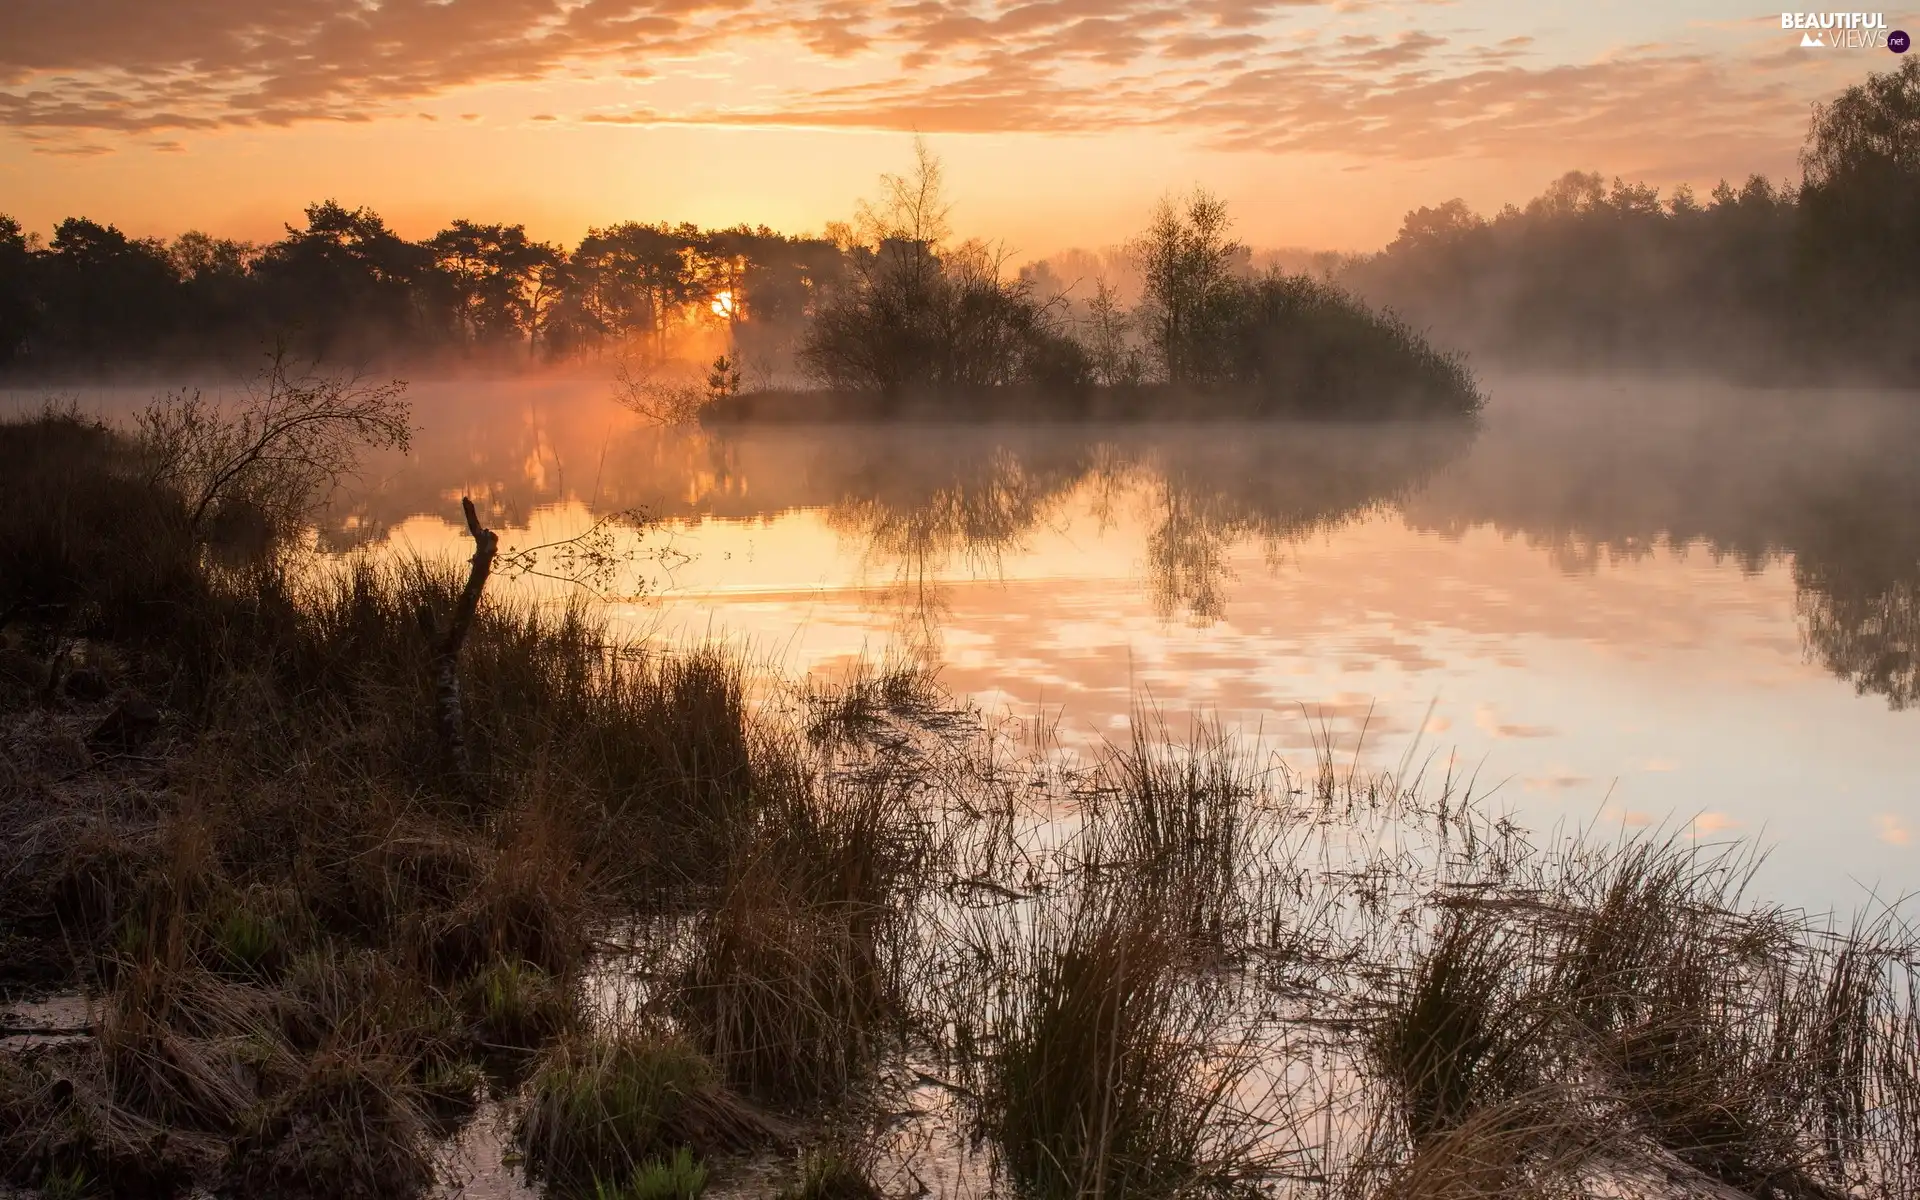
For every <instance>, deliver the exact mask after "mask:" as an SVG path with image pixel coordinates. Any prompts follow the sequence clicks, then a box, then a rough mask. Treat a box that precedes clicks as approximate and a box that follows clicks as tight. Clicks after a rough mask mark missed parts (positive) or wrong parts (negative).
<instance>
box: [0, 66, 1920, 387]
mask: <svg viewBox="0 0 1920 1200" xmlns="http://www.w3.org/2000/svg"><path fill="white" fill-rule="evenodd" d="M1801 165H1802V178H1801V179H1800V181H1799V182H1798V183H1791V184H1789V183H1778V184H1776V183H1774V182H1772V181H1769V180H1767V179H1765V178H1763V177H1761V176H1757V175H1756V176H1754V177H1752V178H1750V179H1749V180H1748V181H1747V182H1746V183H1745V184H1744V185H1743V186H1739V187H1735V186H1732V185H1730V184H1726V183H1722V184H1721V185H1720V186H1719V187H1718V188H1716V189H1715V190H1714V191H1713V193H1712V194H1711V195H1710V196H1708V197H1706V198H1704V199H1702V198H1700V197H1697V196H1695V195H1694V193H1693V192H1692V191H1691V190H1690V189H1688V188H1686V187H1684V186H1683V187H1680V188H1677V189H1675V190H1674V191H1673V192H1672V193H1671V194H1670V195H1669V196H1667V197H1665V198H1662V196H1661V195H1660V193H1659V192H1658V191H1657V190H1656V189H1655V188H1653V187H1650V186H1647V185H1645V184H1636V183H1628V182H1625V181H1623V180H1621V179H1617V178H1616V179H1614V180H1613V181H1612V183H1611V184H1610V185H1609V183H1608V182H1607V180H1605V179H1604V178H1603V177H1602V176H1600V175H1598V174H1597V173H1586V172H1578V171H1576V172H1570V173H1569V174H1567V175H1566V176H1564V177H1563V178H1561V179H1560V180H1558V181H1556V182H1555V183H1554V184H1553V185H1552V186H1551V187H1549V188H1548V189H1547V191H1546V192H1545V193H1544V194H1543V195H1541V196H1539V197H1537V198H1536V199H1534V200H1533V201H1531V202H1530V203H1528V204H1527V205H1525V206H1524V207H1521V206H1514V205H1509V206H1507V207H1506V208H1505V209H1503V210H1502V211H1501V212H1499V213H1497V214H1495V215H1493V216H1491V217H1487V216H1482V215H1481V214H1479V213H1476V212H1474V211H1473V210H1472V209H1471V208H1470V207H1469V206H1468V205H1467V204H1465V203H1464V202H1463V201H1460V200H1451V201H1448V202H1446V203H1444V204H1441V205H1438V206H1436V207H1422V208H1418V209H1416V210H1414V211H1413V212H1411V213H1409V214H1408V216H1407V218H1406V220H1405V222H1404V224H1403V225H1402V227H1401V230H1400V232H1399V235H1398V237H1397V238H1396V239H1395V240H1394V241H1393V242H1392V244H1390V245H1389V246H1388V247H1386V248H1385V249H1384V250H1383V251H1381V252H1380V253H1378V254H1374V255H1368V256H1361V257H1358V258H1353V259H1348V260H1345V261H1343V262H1340V263H1338V264H1337V265H1334V266H1331V267H1330V268H1327V269H1323V270H1322V271H1320V272H1319V273H1318V274H1316V275H1307V274H1289V273H1286V272H1284V271H1282V270H1280V269H1279V267H1278V266H1277V265H1276V266H1270V267H1269V268H1268V269H1267V270H1265V271H1261V270H1258V269H1256V267H1255V263H1256V262H1258V261H1259V260H1258V258H1257V257H1256V256H1254V255H1253V254H1252V253H1251V252H1250V251H1249V249H1248V247H1246V246H1245V245H1244V244H1242V243H1240V242H1239V241H1237V240H1235V239H1234V238H1233V237H1232V236H1231V226H1232V222H1231V219H1230V217H1229V215H1228V213H1227V211H1226V208H1225V206H1224V205H1223V204H1221V203H1220V202H1219V201H1218V200H1217V199H1216V198H1214V197H1212V196H1210V195H1208V194H1207V193H1205V192H1204V191H1195V192H1194V193H1192V194H1191V195H1189V196H1187V197H1183V198H1174V197H1169V198H1168V199H1167V200H1166V201H1164V202H1163V203H1162V204H1161V205H1160V206H1159V208H1158V209H1157V210H1156V211H1155V212H1154V213H1153V215H1152V218H1151V220H1150V222H1149V224H1148V226H1147V228H1146V229H1145V230H1144V231H1143V232H1142V234H1141V235H1140V236H1139V237H1137V238H1136V239H1134V240H1133V241H1132V242H1130V243H1129V244H1128V246H1127V247H1126V248H1125V249H1124V251H1123V252H1121V253H1120V254H1119V255H1117V256H1116V257H1117V259H1118V260H1121V261H1123V263H1124V266H1125V271H1126V274H1127V276H1128V279H1129V280H1130V281H1131V285H1130V286H1129V287H1128V289H1127V291H1128V294H1127V295H1126V297H1125V298H1124V300H1123V297H1122V293H1121V290H1120V288H1119V287H1117V286H1115V284H1114V282H1113V280H1112V279H1110V278H1108V277H1105V276H1104V275H1102V274H1100V273H1096V274H1095V276H1094V277H1093V278H1091V279H1087V278H1076V279H1072V280H1062V279H1055V278H1052V277H1051V276H1050V275H1049V274H1048V273H1047V271H1046V270H1045V268H1046V267H1047V266H1048V264H1044V263H1043V264H1036V265H1035V267H1036V268H1039V269H1032V268H1030V269H1023V270H1021V271H1020V272H1017V273H1013V272H1009V271H1008V269H1007V267H1008V256H1007V253H1006V251H1005V250H1004V249H1003V248H1000V247H996V246H993V245H991V244H989V243H986V242H983V241H981V240H979V239H965V240H960V239H956V238H955V237H954V236H953V233H952V230H951V227H950V225H949V221H948V216H949V209H948V205H947V203H946V201H945V199H944V193H943V190H942V180H941V177H940V168H939V163H938V161H937V159H935V158H934V157H933V156H932V155H931V154H930V153H928V152H927V150H926V148H925V147H924V146H921V147H919V149H918V152H917V156H916V159H915V162H914V164H913V167H912V169H911V170H910V171H909V172H907V173H906V174H904V175H899V176H892V175H889V176H885V177H883V179H882V187H881V190H880V194H879V196H878V197H877V198H876V199H875V200H874V201H871V202H869V203H866V204H863V205H861V206H860V208H859V210H858V211H857V213H856V214H855V216H854V219H853V220H852V221H850V222H846V223H834V224H831V225H829V226H828V228H827V230H826V232H825V234H824V235H822V236H787V235H782V234H779V233H776V232H774V231H772V230H770V229H767V228H765V227H760V228H748V227H745V226H740V227H736V228H732V229H720V230H711V229H702V228H699V227H697V226H694V225H688V224H681V225H677V226H670V225H667V224H664V223H661V224H651V225H649V224H642V223H638V222H627V223H624V224H619V225H615V226H610V227H607V228H603V229H593V230H590V231H589V232H588V233H587V235H586V236H585V237H584V238H583V239H581V241H580V242H579V244H578V245H576V246H574V247H573V248H572V249H570V250H569V249H567V248H564V247H561V246H557V245H554V244H551V243H546V242H540V241H537V240H535V239H533V238H531V237H530V236H529V235H528V234H527V232H526V229H525V227H524V226H520V225H504V224H485V223H481V222H476V221H470V220H458V221H454V222H453V223H452V224H450V225H449V226H448V227H447V228H445V229H442V230H440V231H439V232H438V233H435V234H434V235H433V236H431V237H429V238H426V239H423V240H420V241H409V240H407V239H405V238H403V237H400V236H399V235H398V234H396V233H394V232H393V231H392V230H391V229H389V228H388V227H387V225H386V223H385V222H384V221H383V220H382V219H381V218H380V216H379V215H378V214H377V213H375V212H373V211H371V210H369V209H366V208H354V209H349V208H346V207H345V206H343V205H341V204H339V203H336V202H334V201H331V200H329V201H325V202H323V203H319V204H315V205H312V206H310V207H309V208H308V209H307V210H306V213H305V223H304V224H303V225H301V226H298V227H296V226H288V227H287V230H286V235H285V236H284V237H283V238H281V239H279V240H277V241H274V242H272V243H270V244H266V245H254V244H250V243H245V242H238V241H232V240H228V239H222V238H215V237H211V236H209V235H207V234H204V233H197V232H193V233H186V234H183V235H181V236H180V237H178V238H175V239H174V240H173V241H171V242H164V241H161V240H159V239H141V238H132V237H128V236H127V235H125V234H124V233H122V232H121V231H120V230H118V229H116V228H115V227H113V226H112V225H102V224H100V223H98V222H96V221H92V220H89V219H86V218H81V217H75V218H70V219H67V220H65V221H62V222H60V224H59V225H58V226H56V227H55V229H54V230H53V233H52V237H51V238H50V239H49V240H47V241H46V242H44V244H43V243H42V242H41V241H40V240H39V239H38V238H37V237H34V236H29V235H28V234H26V233H25V232H24V231H23V230H22V229H21V227H20V225H19V223H18V222H16V221H14V220H12V219H10V218H6V217H4V216H0V365H4V364H11V365H13V366H15V367H19V368H27V369H36V368H41V369H56V370H57V369H73V368H78V369H88V368H99V367H114V366H121V365H125V364H129V363H139V362H144V361H154V360H161V361H165V360H168V359H207V358H213V359H218V358H222V357H226V358H229V359H238V358H240V357H241V356H242V355H246V356H249V357H250V356H251V355H252V354H253V353H254V352H255V351H257V349H258V348H259V347H260V346H262V345H263V344H269V343H276V344H282V345H286V344H289V343H290V348H291V349H292V350H294V351H295V352H297V353H302V354H306V355H310V356H313V357H317V358H322V359H336V360H337V359H348V360H359V361H365V360H369V359H373V358H379V357H392V356H399V355H417V354H420V353H422V352H428V353H433V352H451V353H458V354H462V355H479V356H487V355H491V356H494V357H497V358H517V359H520V360H523V361H524V360H536V361H537V360H553V359H563V358H569V357H576V356H581V355H594V354H600V353H604V352H606V351H608V350H609V349H611V348H618V349H620V350H621V351H622V352H627V351H632V350H635V349H638V350H641V351H643V352H651V354H652V355H653V356H656V357H664V356H665V355H666V354H667V352H668V351H669V349H670V348H671V346H672V344H673V343H675V342H676V340H677V339H678V337H679V335H681V334H684V333H686V332H688V331H695V332H702V333H705V334H712V333H715V332H718V333H720V334H721V335H722V337H720V338H719V339H713V338H709V340H708V341H706V342H703V343H700V345H703V346H705V347H707V349H706V351H705V352H706V353H709V354H710V353H712V347H713V346H714V345H715V344H716V341H717V344H718V345H719V346H720V347H721V348H723V349H724V351H725V353H726V354H727V355H728V356H729V357H728V360H727V361H726V362H724V363H718V364H716V367H715V370H714V372H713V373H712V374H711V375H710V379H711V380H717V381H718V383H716V384H715V385H714V386H715V387H716V388H718V390H720V391H723V392H725V391H732V390H735V389H737V388H738V387H740V386H742V385H743V383H744V386H746V387H747V388H748V389H749V390H753V389H756V388H757V389H760V390H764V389H766V388H767V387H768V386H770V385H771V384H773V383H774V381H775V379H776V377H778V378H781V379H790V378H795V377H797V378H799V379H802V380H804V381H805V382H807V383H809V384H811V385H813V386H815V387H817V388H824V389H827V390H836V391H844V392H859V393H867V394H877V395H886V396H896V395H905V394H914V395H928V394H935V395H940V394H944V395H954V394H958V393H963V392H965V393H979V392H981V391H983V390H999V391H1003V392H1004V391H1007V390H1008V389H1021V388H1025V389H1029V390H1034V391H1036V392H1039V393H1047V394H1051V393H1056V392H1064V393H1075V392H1085V391H1087V390H1089V389H1096V390H1102V391H1105V392H1115V391H1120V392H1129V391H1131V392H1139V391H1141V390H1142V389H1159V390H1161V391H1169V390H1170V391H1172V392H1178V393H1180V394H1181V395H1184V396H1192V395H1199V394H1215V395H1219V394H1226V393H1235V394H1239V395H1243V396H1253V397H1256V398H1257V399H1258V401H1259V407H1261V408H1264V409H1277V408H1289V409H1293V410H1296V411H1298V410H1319V411H1343V412H1344V411H1349V410H1351V409H1353V408H1354V407H1355V406H1359V407H1362V408H1364V407H1368V406H1371V407H1374V408H1377V409H1394V408H1401V407H1405V404H1404V403H1403V402H1404V401H1406V400H1407V398H1408V397H1409V396H1412V397H1414V399H1415V402H1416V403H1417V404H1418V405H1426V404H1428V403H1429V402H1432V403H1437V404H1438V405H1439V406H1440V407H1442V408H1448V409H1456V410H1459V409H1471V408H1472V407H1474V406H1475V405H1477V403H1478V393H1477V389H1476V387H1475V385H1474V383H1473V380H1472V377H1471V376H1470V375H1469V374H1467V372H1466V369H1465V366H1464V365H1463V363H1462V361H1461V359H1460V358H1459V357H1458V356H1456V355H1455V354H1453V353H1452V352H1451V351H1452V349H1455V348H1458V349H1466V350H1471V351H1473V352H1475V353H1476V354H1477V355H1479V356H1481V357H1482V358H1483V359H1493V360H1497V361H1504V362H1512V363H1521V364H1538V365H1543V366H1569V365H1572V366H1608V367H1611V366H1619V365H1652V366H1685V367H1695V368H1698V367H1705V368H1709V369H1713V370H1716V371H1722V372H1727V373H1734V374H1739V373H1748V374H1756V375H1760V376H1762V377H1765V378H1778V377H1781V376H1782V374H1783V373H1799V374H1802V375H1813V374H1819V375H1833V374H1854V375H1859V376H1871V377H1874V378H1879V379H1890V380H1894V381H1901V382H1914V381H1920V339H1915V338H1913V336H1912V334H1911V331H1912V330H1913V329H1915V328H1920V62H1916V61H1908V62H1906V63H1904V64H1902V66H1901V67H1900V68H1899V69H1898V70H1895V71H1892V72H1887V73H1883V74H1874V75H1870V76H1869V78H1868V79H1867V80H1866V81H1865V82H1863V83H1861V84H1859V85H1857V86H1855V87H1852V88H1849V89H1847V90H1846V91H1845V92H1844V93H1843V94H1841V95H1840V96H1838V97H1837V98H1835V99H1834V100H1833V101H1832V102H1830V103H1828V104H1824V105H1821V106H1819V107H1817V108H1816V110H1815V113H1814V116H1813V121H1812V125H1811V128H1810V130H1809V132H1808V135H1807V138H1806V142H1805V147H1804V150H1803V152H1802V155H1801ZM1082 257H1083V258H1084V257H1086V256H1082ZM1063 261H1064V260H1063ZM743 362H744V363H746V364H747V365H749V366H750V367H757V369H755V370H751V371H749V372H748V374H747V376H746V377H745V379H744V380H743V379H742V373H741V370H740V368H741V366H742V364H743ZM1436 398H1437V399H1436Z"/></svg>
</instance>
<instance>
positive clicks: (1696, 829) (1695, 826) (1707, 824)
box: [1689, 812, 1742, 838]
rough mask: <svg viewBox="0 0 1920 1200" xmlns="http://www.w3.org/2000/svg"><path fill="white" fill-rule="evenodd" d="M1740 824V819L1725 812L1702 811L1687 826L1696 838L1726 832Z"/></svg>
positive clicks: (1737, 827) (1738, 826)
mask: <svg viewBox="0 0 1920 1200" xmlns="http://www.w3.org/2000/svg"><path fill="white" fill-rule="evenodd" d="M1741 825H1742V822H1741V821H1738V820H1736V819H1735V818H1734V817H1732V816H1730V815H1729V814H1727V813H1723V812H1703V813H1701V814H1700V815H1699V816H1697V817H1695V818H1694V819H1693V821H1692V823H1691V825H1690V826H1689V832H1690V833H1691V834H1692V835H1693V836H1694V837H1696V838H1697V837H1703V836H1711V835H1713V834H1716V833H1727V832H1729V831H1731V830H1735V829H1739V828H1740V827H1741Z"/></svg>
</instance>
